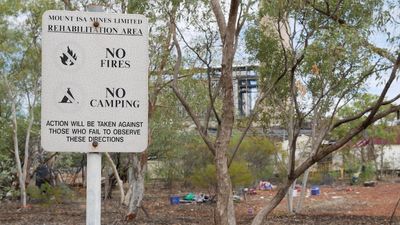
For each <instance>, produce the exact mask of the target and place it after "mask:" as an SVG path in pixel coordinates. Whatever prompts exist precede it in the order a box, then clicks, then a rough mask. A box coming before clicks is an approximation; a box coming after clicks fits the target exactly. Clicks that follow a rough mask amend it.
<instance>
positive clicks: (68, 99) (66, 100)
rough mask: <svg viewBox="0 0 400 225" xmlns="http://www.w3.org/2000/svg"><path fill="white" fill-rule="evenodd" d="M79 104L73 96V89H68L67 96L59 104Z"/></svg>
mask: <svg viewBox="0 0 400 225" xmlns="http://www.w3.org/2000/svg"><path fill="white" fill-rule="evenodd" d="M74 102H76V103H78V102H77V101H76V100H75V98H74V96H73V95H72V92H71V89H70V88H67V94H66V95H64V97H63V98H62V99H61V101H60V102H59V103H74Z"/></svg>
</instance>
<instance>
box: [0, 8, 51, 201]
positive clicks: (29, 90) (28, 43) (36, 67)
mask: <svg viewBox="0 0 400 225" xmlns="http://www.w3.org/2000/svg"><path fill="white" fill-rule="evenodd" d="M1 4H4V5H3V6H2V7H1V9H2V10H4V14H3V13H2V17H1V23H2V26H1V28H2V29H3V31H2V38H3V37H4V40H2V41H1V42H2V45H1V48H2V53H3V54H1V64H2V68H1V75H2V82H3V84H4V87H5V88H6V96H7V99H8V103H9V104H10V109H11V117H10V120H11V125H12V130H13V148H14V150H13V152H14V155H15V166H16V169H17V175H18V179H19V186H20V190H21V203H22V206H23V207H25V206H26V188H25V183H26V182H27V179H28V178H29V168H30V164H31V159H32V156H31V155H30V154H31V153H32V152H33V151H32V149H31V148H32V146H31V143H30V142H31V134H32V129H33V126H34V125H35V124H36V125H37V118H36V117H35V115H36V114H37V113H38V112H37V103H38V101H39V93H40V47H41V46H40V27H41V15H42V13H43V12H44V10H46V9H48V8H55V7H56V4H55V3H49V2H48V1H24V2H21V1H6V2H2V3H1ZM8 10H9V11H8ZM6 16H8V17H6ZM3 35H4V36H3ZM18 118H24V120H25V121H24V122H25V123H26V124H27V126H26V130H25V131H24V133H25V134H24V139H25V140H24V142H23V143H24V144H23V148H24V151H23V152H20V140H19V138H20V136H19V133H20V132H19V131H18V130H19V129H20V128H21V126H20V124H19V123H18ZM21 158H23V161H21Z"/></svg>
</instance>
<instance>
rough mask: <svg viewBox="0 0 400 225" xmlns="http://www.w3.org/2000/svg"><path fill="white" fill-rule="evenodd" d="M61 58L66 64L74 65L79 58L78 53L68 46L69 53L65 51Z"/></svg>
mask: <svg viewBox="0 0 400 225" xmlns="http://www.w3.org/2000/svg"><path fill="white" fill-rule="evenodd" d="M60 58H61V63H62V64H64V65H66V66H72V65H74V64H75V61H76V60H77V59H78V57H77V56H76V54H75V53H74V52H73V51H72V50H71V49H70V48H69V46H67V54H65V53H63V54H62V56H60Z"/></svg>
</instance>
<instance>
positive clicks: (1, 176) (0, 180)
mask: <svg viewBox="0 0 400 225" xmlns="http://www.w3.org/2000/svg"><path fill="white" fill-rule="evenodd" d="M12 169H13V160H12V158H10V157H7V156H5V155H2V154H0V199H2V198H4V197H5V196H6V194H7V193H8V192H9V191H11V190H12V187H11V184H12V182H13V181H14V179H16V177H15V173H14V172H13V170H12Z"/></svg>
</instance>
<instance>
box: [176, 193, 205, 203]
mask: <svg viewBox="0 0 400 225" xmlns="http://www.w3.org/2000/svg"><path fill="white" fill-rule="evenodd" d="M209 201H211V198H210V196H208V195H206V194H203V193H200V194H194V193H192V192H190V193H188V194H187V195H185V196H182V197H181V196H176V195H174V196H171V197H170V203H171V205H178V204H180V203H205V202H209Z"/></svg>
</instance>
